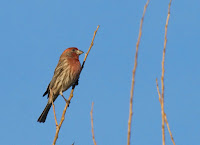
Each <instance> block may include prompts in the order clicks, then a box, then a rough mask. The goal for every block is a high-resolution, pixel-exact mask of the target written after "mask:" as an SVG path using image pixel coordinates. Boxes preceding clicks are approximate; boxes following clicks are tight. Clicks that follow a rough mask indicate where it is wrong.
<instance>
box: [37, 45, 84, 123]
mask: <svg viewBox="0 0 200 145" xmlns="http://www.w3.org/2000/svg"><path fill="white" fill-rule="evenodd" d="M82 53H84V52H83V51H81V50H79V49H78V48H76V47H70V48H67V49H66V50H64V52H63V53H62V54H61V56H60V59H59V61H58V64H57V66H56V68H55V71H54V75H53V78H52V80H51V82H50V83H49V85H48V87H47V89H46V91H45V93H44V94H43V97H44V96H45V95H48V96H47V98H48V102H47V105H46V107H45V108H44V111H43V112H42V114H41V115H40V117H39V118H38V120H37V121H38V122H40V123H44V122H45V120H46V118H47V115H48V112H49V110H50V108H51V105H52V101H53V102H54V101H55V100H56V99H57V97H58V96H59V95H61V96H62V97H63V98H64V99H65V97H64V96H63V92H65V91H66V90H67V89H69V88H70V87H71V86H73V85H75V84H76V83H77V81H78V79H79V75H80V72H81V64H80V61H79V55H81V54H82ZM65 101H67V100H66V99H65ZM68 104H69V103H68Z"/></svg>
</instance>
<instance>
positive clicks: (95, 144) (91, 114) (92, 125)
mask: <svg viewBox="0 0 200 145" xmlns="http://www.w3.org/2000/svg"><path fill="white" fill-rule="evenodd" d="M93 106H94V102H92V108H91V111H90V116H91V127H92V139H93V142H94V145H97V143H96V141H95V137H94V124H93Z"/></svg>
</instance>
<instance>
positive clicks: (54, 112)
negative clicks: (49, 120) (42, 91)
mask: <svg viewBox="0 0 200 145" xmlns="http://www.w3.org/2000/svg"><path fill="white" fill-rule="evenodd" d="M51 103H52V106H53V114H54V119H55V123H56V127H57V126H58V121H57V118H56V111H55V106H54V103H53V99H52V102H51Z"/></svg>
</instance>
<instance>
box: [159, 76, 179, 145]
mask: <svg viewBox="0 0 200 145" xmlns="http://www.w3.org/2000/svg"><path fill="white" fill-rule="evenodd" d="M156 87H157V91H158V97H159V102H160V104H161V103H162V100H161V95H160V90H159V87H158V80H157V78H156ZM164 115H165V123H166V125H167V129H168V131H169V134H170V137H171V140H172V143H173V145H176V144H175V141H174V138H173V136H172V132H171V130H170V127H169V123H168V121H167V115H166V113H165V112H164Z"/></svg>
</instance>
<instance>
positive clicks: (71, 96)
mask: <svg viewBox="0 0 200 145" xmlns="http://www.w3.org/2000/svg"><path fill="white" fill-rule="evenodd" d="M98 29H99V25H98V26H97V29H96V31H95V32H94V35H93V38H92V42H91V44H90V47H89V49H88V51H87V53H86V54H85V58H84V60H83V63H82V67H81V71H82V69H83V67H84V64H85V61H86V59H87V56H88V54H89V52H90V50H91V48H92V46H93V44H94V42H93V41H94V38H95V36H96V33H97V31H98ZM74 89H75V85H73V86H72V90H71V93H70V96H69V98H68V102H67V103H66V105H65V108H64V110H63V114H62V117H61V120H60V123H59V125H58V126H57V127H56V134H55V137H54V140H53V145H55V144H56V141H57V139H58V134H59V131H60V128H61V126H62V123H63V121H64V120H65V113H66V110H67V108H68V106H69V102H70V101H71V99H72V98H73V92H74ZM55 119H56V118H55Z"/></svg>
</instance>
